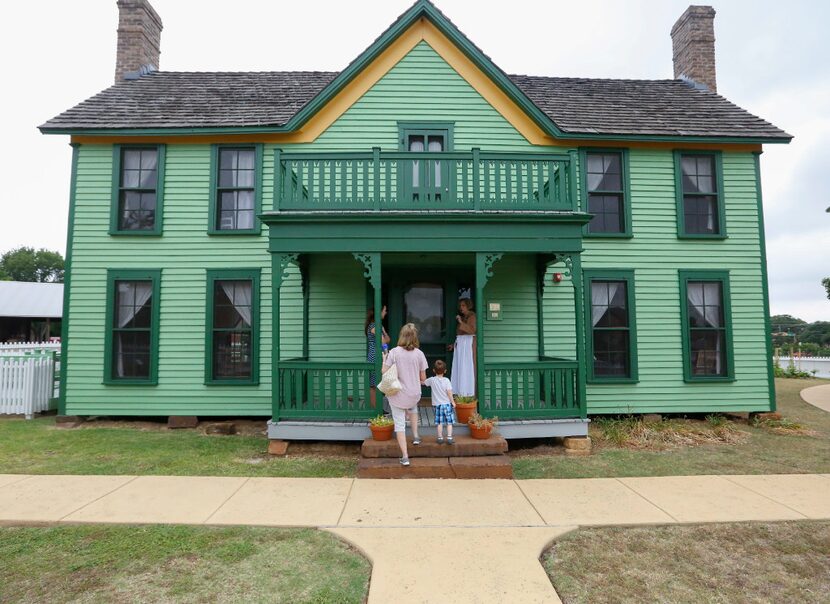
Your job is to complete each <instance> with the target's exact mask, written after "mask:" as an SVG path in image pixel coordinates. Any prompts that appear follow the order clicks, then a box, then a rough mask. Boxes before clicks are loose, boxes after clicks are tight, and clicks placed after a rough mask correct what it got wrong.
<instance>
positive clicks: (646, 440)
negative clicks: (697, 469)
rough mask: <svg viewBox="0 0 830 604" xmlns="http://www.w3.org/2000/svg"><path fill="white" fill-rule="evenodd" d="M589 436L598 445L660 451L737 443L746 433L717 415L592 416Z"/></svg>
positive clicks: (743, 439) (741, 440)
mask: <svg viewBox="0 0 830 604" xmlns="http://www.w3.org/2000/svg"><path fill="white" fill-rule="evenodd" d="M590 433H591V437H592V438H593V439H594V444H595V445H596V446H598V447H616V448H625V449H638V450H652V451H662V450H666V449H676V448H680V447H697V446H700V445H712V444H724V445H738V444H742V443H745V442H746V441H747V440H749V437H750V434H749V432H747V431H746V430H741V429H740V428H739V427H738V425H737V424H735V422H733V421H731V420H729V419H727V418H726V417H724V416H721V415H710V416H707V418H706V419H705V420H702V421H701V420H696V419H685V418H670V419H661V420H659V421H644V420H643V419H642V418H640V417H622V418H606V417H602V418H596V419H595V420H594V421H593V422H592V423H591V429H590Z"/></svg>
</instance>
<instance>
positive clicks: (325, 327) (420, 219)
mask: <svg viewBox="0 0 830 604" xmlns="http://www.w3.org/2000/svg"><path fill="white" fill-rule="evenodd" d="M493 218H494V217H493V216H478V217H476V216H458V215H456V216H451V215H450V216H446V217H445V220H446V221H447V222H449V225H450V227H451V228H447V229H445V228H442V223H441V221H436V216H435V215H434V213H431V215H430V216H429V219H428V218H427V217H426V216H423V215H411V216H409V217H408V219H407V221H406V222H404V221H402V220H401V217H400V216H396V217H395V218H394V219H393V220H391V221H390V220H389V218H387V217H383V216H367V215H362V214H355V215H351V216H349V215H346V216H344V215H343V214H336V215H327V216H323V215H321V213H319V212H309V213H302V214H300V213H295V212H291V213H287V212H284V211H283V212H280V213H278V214H267V215H265V220H266V221H269V225H270V227H271V251H272V253H273V255H272V259H273V263H272V275H273V283H272V287H273V288H274V296H273V299H274V308H273V316H274V318H275V319H274V331H273V334H272V337H273V342H274V345H273V376H274V379H273V399H272V414H273V417H272V420H271V422H270V423H269V437H270V438H274V439H283V440H304V439H307V440H363V439H364V438H368V437H369V436H370V431H369V429H368V419H369V418H370V417H373V416H375V415H378V414H379V413H381V412H382V411H383V406H382V395H380V393H378V395H377V400H376V401H375V402H374V404H373V402H372V400H371V397H370V388H371V387H372V386H373V385H374V382H376V381H377V380H378V379H379V378H377V377H375V379H374V380H373V379H372V376H379V375H380V365H381V360H380V356H379V355H378V358H377V359H376V361H375V362H374V363H371V362H369V361H367V360H366V337H364V335H363V334H364V328H365V325H364V322H363V317H364V315H365V311H366V309H368V308H373V309H374V315H375V316H376V317H379V316H381V310H382V308H383V307H384V306H386V307H387V308H388V310H389V314H388V317H387V321H386V328H387V330H388V331H389V335H390V337H391V339H392V344H391V346H394V345H395V342H396V340H397V335H398V334H397V332H398V329H399V328H400V326H401V325H402V324H404V323H406V322H414V323H415V324H416V325H418V327H419V330H420V332H421V334H422V338H421V340H422V341H421V349H422V350H423V351H424V352H425V354H426V355H427V358H428V360H429V361H430V365H432V362H433V360H434V359H435V358H442V359H444V360H445V361H446V362H447V364H448V365H449V366H451V364H452V352H450V351H447V344H448V343H452V341H453V340H454V338H455V314H456V312H457V311H456V306H457V304H458V300H459V298H460V297H469V298H471V299H472V301H473V305H474V307H475V311H476V331H477V336H476V372H475V376H476V395H477V397H478V401H479V402H478V410H479V412H480V413H481V414H482V415H485V416H498V417H499V418H500V426H499V432H500V433H501V434H502V435H503V436H504V437H505V438H532V437H553V436H577V435H585V434H587V419H586V406H585V377H584V376H585V373H584V359H583V357H582V355H583V353H582V350H583V347H582V346H578V345H577V344H576V343H577V342H581V341H582V340H583V320H582V317H583V314H584V311H583V290H582V283H581V279H580V274H581V270H580V256H579V251H580V239H579V237H578V236H577V237H575V238H574V237H573V236H568V235H573V232H574V230H576V231H577V234H578V228H577V229H573V228H569V227H570V226H571V225H569V224H567V223H563V221H562V216H561V215H557V216H551V215H544V214H539V215H536V216H533V217H531V216H527V217H522V220H521V221H520V222H519V223H518V224H516V223H513V224H509V225H504V224H495V223H494V222H492V220H493ZM332 223H333V224H334V225H337V226H336V227H334V228H332ZM445 224H446V223H445ZM580 224H581V223H579V222H577V223H576V226H577V227H578V226H579V225H580ZM289 225H291V226H289ZM315 225H316V228H317V229H320V232H319V233H315V232H314V231H315V230H316V229H315V228H314V227H315ZM452 227H455V228H452ZM480 227H485V228H486V230H487V231H488V232H489V233H490V235H489V237H488V238H484V237H481V238H480V239H479V238H476V237H469V238H466V237H464V235H465V233H466V232H468V231H469V230H471V229H478V228H480ZM517 229H518V230H519V231H528V233H525V234H526V235H527V236H526V237H513V236H511V231H515V230H517ZM324 231H329V233H328V234H325V235H324V234H323V233H324ZM502 231H506V233H502ZM442 233H443V235H442ZM499 234H502V236H503V235H504V234H506V235H508V237H507V238H506V239H502V240H501V241H499V239H500V237H499ZM513 234H516V233H513ZM532 235H535V236H532ZM338 239H339V240H338ZM407 239H411V240H410V241H407ZM482 243H490V244H494V247H495V249H499V250H507V251H498V252H490V251H474V250H475V248H474V246H477V245H481V244H482ZM534 244H535V245H538V246H539V247H542V248H544V249H543V250H538V251H537V250H533V249H532V248H533V246H534ZM357 245H363V246H366V247H368V248H369V251H354V248H355V247H356V246H357ZM554 245H555V246H557V247H559V249H556V247H554ZM347 246H348V247H352V249H351V250H344V249H342V248H343V247H347ZM496 246H497V247H496ZM459 247H461V249H460V250H459ZM464 247H467V249H466V250H465V249H463V248H464ZM511 247H512V248H513V249H511ZM338 248H339V249H338ZM372 248H375V249H372ZM378 248H382V249H378ZM470 248H472V249H470ZM528 248H531V249H528ZM358 249H359V248H358ZM364 249H366V248H364ZM410 249H411V250H422V251H418V252H415V251H407V252H402V251H400V250H410ZM288 250H298V251H288ZM559 271H561V272H559ZM557 280H558V281H561V283H560V282H558V281H557ZM297 282H299V286H300V288H299V289H300V291H301V295H302V309H303V311H302V313H301V314H302V316H301V317H297V316H293V315H292V316H290V317H289V316H288V314H287V313H283V312H281V304H282V303H285V302H286V300H287V297H291V296H295V295H296V292H295V290H294V289H292V292H294V293H289V292H288V290H286V291H283V290H284V288H287V287H290V286H291V285H292V283H293V285H294V287H295V288H296V285H297ZM546 307H547V308H546ZM551 307H552V308H551ZM546 315H547V316H548V318H549V319H550V318H552V319H553V320H551V321H548V323H547V324H546V321H545V318H546ZM285 321H290V322H291V324H290V325H285ZM300 334H302V335H301V343H300V342H298V341H297V336H299V335H300ZM376 347H377V350H380V349H381V345H380V330H376ZM428 373H430V372H428ZM430 374H431V373H430ZM428 394H429V392H428V390H425V392H424V395H425V396H428ZM428 404H429V401H428V399H425V400H424V401H422V409H421V422H420V426H421V432H422V433H423V434H426V435H429V434H430V433H433V432H434V426H433V425H432V420H431V413H430V412H431V409H430V408H429V407H428ZM457 429H458V430H459V433H460V434H463V433H464V432H465V431H466V427H459V428H457Z"/></svg>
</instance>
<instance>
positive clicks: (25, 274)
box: [0, 246, 64, 283]
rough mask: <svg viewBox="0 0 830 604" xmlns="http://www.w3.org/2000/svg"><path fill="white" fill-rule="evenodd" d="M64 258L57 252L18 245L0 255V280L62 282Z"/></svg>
mask: <svg viewBox="0 0 830 604" xmlns="http://www.w3.org/2000/svg"><path fill="white" fill-rule="evenodd" d="M63 271H64V260H63V256H61V255H60V254H59V253H58V252H52V251H49V250H47V249H44V248H41V249H39V250H35V249H34V248H32V247H25V246H24V247H19V248H17V249H14V250H11V251H9V252H6V253H5V254H3V255H2V256H0V280H3V281H29V282H37V283H63Z"/></svg>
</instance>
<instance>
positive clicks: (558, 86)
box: [40, 71, 791, 139]
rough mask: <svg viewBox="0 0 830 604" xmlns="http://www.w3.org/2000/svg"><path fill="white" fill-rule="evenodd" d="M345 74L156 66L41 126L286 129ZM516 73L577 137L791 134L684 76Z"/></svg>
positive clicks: (538, 102) (773, 136) (547, 110)
mask: <svg viewBox="0 0 830 604" xmlns="http://www.w3.org/2000/svg"><path fill="white" fill-rule="evenodd" d="M335 76H337V72H327V71H269V72H235V73H234V72H174V71H169V72H165V71H161V72H153V73H150V74H147V75H144V76H142V77H140V78H138V79H136V80H126V81H124V82H121V83H119V84H117V85H115V86H111V87H110V88H107V89H106V90H104V91H103V92H101V93H99V94H96V95H95V96H93V97H92V98H90V99H88V100H86V101H84V102H82V103H80V104H78V105H76V106H75V107H73V108H72V109H69V110H68V111H65V112H64V113H61V114H60V115H58V116H57V117H55V118H52V119H51V120H49V121H48V122H46V123H45V124H43V125H42V126H40V128H41V130H43V131H44V132H49V131H54V130H64V131H65V130H95V129H106V130H113V129H132V128H153V129H157V128H205V127H247V126H275V127H279V126H282V125H284V124H285V123H286V122H287V121H288V120H289V119H290V118H291V117H292V116H293V115H295V114H296V113H297V112H298V111H299V110H300V109H301V108H302V107H303V106H304V105H305V104H306V103H308V102H309V101H310V100H311V99H312V98H314V97H315V96H316V95H317V94H319V93H320V92H321V91H322V90H323V89H324V88H325V87H326V85H327V84H328V83H329V82H331V81H332V80H333V79H334V78H335ZM509 77H510V79H511V80H512V81H513V82H514V83H515V84H516V85H517V86H518V87H519V89H521V90H522V92H524V93H525V94H526V95H527V96H528V98H530V100H531V101H533V103H535V104H536V106H537V107H539V109H541V110H542V111H543V112H544V113H545V114H546V115H547V116H548V117H549V118H550V119H551V121H553V123H554V124H556V126H558V127H559V129H560V130H562V131H563V132H565V133H568V134H577V135H579V134H608V135H665V136H703V137H706V136H717V137H736V138H769V139H789V138H791V137H790V135H789V134H787V133H786V132H784V131H783V130H781V129H779V128H777V127H775V126H773V125H772V124H770V123H769V122H767V121H765V120H762V119H761V118H759V117H756V116H754V115H752V114H751V113H749V112H747V111H745V110H744V109H741V108H740V107H738V106H737V105H735V104H733V103H731V102H729V101H728V100H726V99H725V98H723V97H722V96H719V95H717V94H714V93H712V92H709V91H706V90H701V89H698V88H694V87H693V86H690V85H688V84H687V83H685V82H683V81H681V80H604V79H586V78H553V77H538V76H525V75H511V76H509Z"/></svg>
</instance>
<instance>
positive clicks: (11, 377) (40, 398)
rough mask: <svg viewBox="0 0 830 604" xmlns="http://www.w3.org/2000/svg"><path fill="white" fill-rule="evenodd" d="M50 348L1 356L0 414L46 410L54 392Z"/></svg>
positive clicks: (53, 359)
mask: <svg viewBox="0 0 830 604" xmlns="http://www.w3.org/2000/svg"><path fill="white" fill-rule="evenodd" d="M54 372H55V354H54V353H53V352H44V353H37V352H35V353H29V354H26V355H16V356H0V414H5V415H9V414H14V415H25V416H26V418H27V419H31V418H32V416H33V415H34V414H35V413H40V412H41V411H48V410H49V407H50V404H51V402H52V401H53V400H54V394H55V386H54V384H55V375H54Z"/></svg>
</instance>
